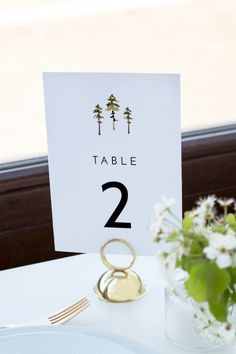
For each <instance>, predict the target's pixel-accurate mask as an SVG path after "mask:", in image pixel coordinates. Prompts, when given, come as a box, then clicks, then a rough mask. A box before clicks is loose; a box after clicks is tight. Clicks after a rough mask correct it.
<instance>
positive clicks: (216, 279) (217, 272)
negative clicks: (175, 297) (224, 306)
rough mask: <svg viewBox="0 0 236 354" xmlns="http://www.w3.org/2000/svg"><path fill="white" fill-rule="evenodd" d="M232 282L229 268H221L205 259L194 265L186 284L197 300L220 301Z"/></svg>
mask: <svg viewBox="0 0 236 354" xmlns="http://www.w3.org/2000/svg"><path fill="white" fill-rule="evenodd" d="M229 283H230V275H229V274H228V272H227V270H225V269H220V268H218V267H217V265H216V264H215V263H211V262H209V261H205V260H203V261H202V262H201V263H200V264H197V265H195V266H194V267H192V269H191V271H190V277H189V279H188V280H187V281H186V283H185V286H186V289H187V291H188V293H189V295H190V296H192V297H193V298H194V300H196V301H197V302H202V301H210V302H214V303H215V302H219V301H220V299H221V296H222V294H223V293H224V292H225V290H226V289H227V287H228V286H229Z"/></svg>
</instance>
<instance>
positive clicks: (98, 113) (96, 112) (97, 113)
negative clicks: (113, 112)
mask: <svg viewBox="0 0 236 354" xmlns="http://www.w3.org/2000/svg"><path fill="white" fill-rule="evenodd" d="M93 113H94V118H95V119H96V120H97V122H98V135H101V124H102V121H101V119H103V118H104V117H103V116H102V107H100V106H99V104H97V105H96V106H95V108H94V110H93Z"/></svg>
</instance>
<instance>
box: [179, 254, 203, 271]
mask: <svg viewBox="0 0 236 354" xmlns="http://www.w3.org/2000/svg"><path fill="white" fill-rule="evenodd" d="M202 262H206V260H204V259H203V258H202V257H199V256H198V257H194V256H193V257H189V256H188V257H183V258H182V268H183V269H184V270H185V271H186V272H188V273H190V272H191V270H192V268H193V267H194V266H196V265H197V264H201V263H202Z"/></svg>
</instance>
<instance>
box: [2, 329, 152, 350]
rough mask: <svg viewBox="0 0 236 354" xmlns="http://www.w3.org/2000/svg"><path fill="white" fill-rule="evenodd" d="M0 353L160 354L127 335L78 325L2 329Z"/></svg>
mask: <svg viewBox="0 0 236 354" xmlns="http://www.w3.org/2000/svg"><path fill="white" fill-rule="evenodd" d="M0 353H1V354H3V353H4V354H157V353H156V352H154V351H152V350H151V349H149V348H147V347H146V346H145V345H143V344H140V343H137V342H135V341H133V340H130V339H128V338H124V337H120V336H116V335H114V334H110V333H106V332H100V331H96V330H90V329H79V328H78V327H75V326H55V327H54V326H37V327H36V326H35V327H25V328H13V329H2V330H0Z"/></svg>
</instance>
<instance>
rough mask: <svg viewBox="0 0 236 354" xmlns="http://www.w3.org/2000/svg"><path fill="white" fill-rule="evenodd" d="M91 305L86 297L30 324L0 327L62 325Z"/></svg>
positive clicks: (1, 326)
mask: <svg viewBox="0 0 236 354" xmlns="http://www.w3.org/2000/svg"><path fill="white" fill-rule="evenodd" d="M89 305H90V303H89V301H88V299H87V298H86V297H84V298H83V299H81V300H79V301H77V302H76V303H74V304H72V305H70V306H68V307H66V308H64V309H62V310H60V311H58V312H55V313H52V314H50V315H49V316H44V317H40V318H37V319H35V320H33V321H30V322H25V323H20V324H4V325H0V329H3V328H15V327H24V326H37V325H39V326H40V325H61V324H63V323H66V322H68V321H69V320H71V319H72V318H73V317H75V316H76V315H78V314H79V313H80V312H82V311H83V310H84V309H86V307H88V306H89Z"/></svg>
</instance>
